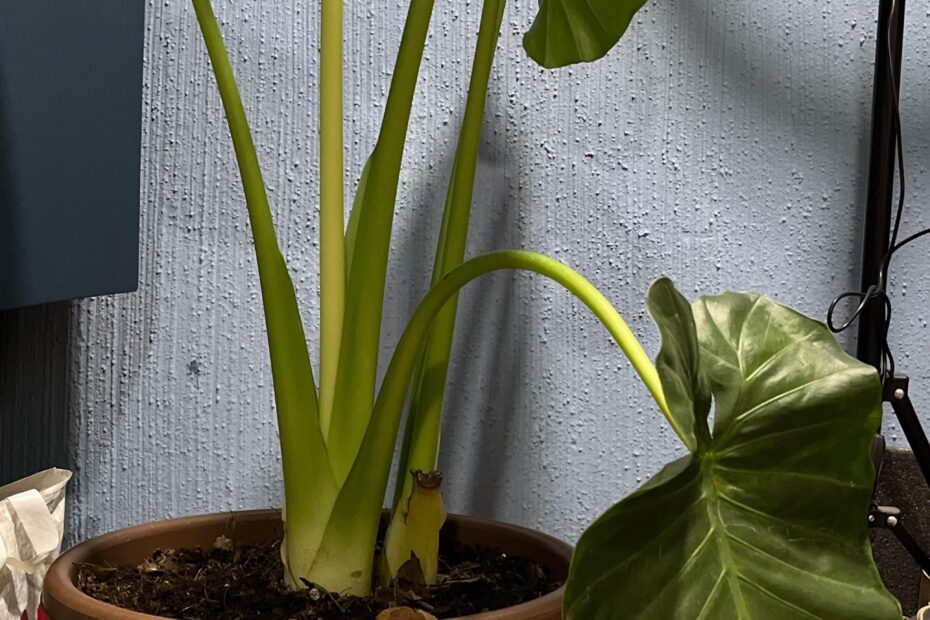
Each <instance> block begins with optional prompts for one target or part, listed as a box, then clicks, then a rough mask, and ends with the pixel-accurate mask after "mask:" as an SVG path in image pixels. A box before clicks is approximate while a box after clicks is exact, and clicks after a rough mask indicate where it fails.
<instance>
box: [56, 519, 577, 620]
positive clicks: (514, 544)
mask: <svg viewBox="0 0 930 620" xmlns="http://www.w3.org/2000/svg"><path fill="white" fill-rule="evenodd" d="M221 535H223V536H227V537H228V538H230V539H232V540H233V541H235V542H238V543H242V544H249V543H255V542H259V541H262V540H268V539H269V538H271V537H280V536H281V513H280V512H279V511H276V510H252V511H247V512H231V513H220V514H212V515H203V516H198V517H185V518H181V519H172V520H170V521H158V522H156V523H148V524H146V525H138V526H136V527H130V528H127V529H124V530H119V531H116V532H112V533H110V534H106V535H104V536H100V537H99V538H94V539H92V540H89V541H87V542H84V543H82V544H80V545H78V546H76V547H74V548H72V549H70V550H68V551H67V552H65V553H64V554H62V556H61V557H59V558H58V559H57V560H56V561H55V563H54V564H52V567H51V568H50V569H49V571H48V575H46V577H45V584H44V588H45V589H44V592H43V593H42V602H43V604H44V606H45V610H46V612H47V613H48V616H49V618H50V620H156V619H157V618H158V617H157V616H150V615H148V614H141V613H137V612H132V611H126V610H125V609H121V608H119V607H115V606H113V605H108V604H107V603H103V602H101V601H98V600H96V599H94V598H91V597H89V596H87V595H86V594H84V593H82V592H81V591H80V590H78V589H77V587H75V585H74V579H75V577H76V574H77V569H76V567H75V564H81V563H95V564H104V565H106V564H110V565H118V564H130V565H133V566H135V565H137V564H139V563H140V562H141V561H142V560H143V559H145V558H146V557H148V556H149V555H150V554H151V553H152V552H153V551H154V550H155V549H157V548H162V549H176V548H180V547H204V548H207V547H210V546H211V545H212V544H213V542H214V541H215V540H216V538H217V537H218V536H221ZM443 536H450V537H452V538H453V539H454V540H457V541H459V542H462V543H465V544H471V545H476V544H480V545H485V546H488V547H493V548H496V549H500V550H501V551H503V552H504V553H508V554H511V555H522V556H525V557H529V558H531V559H533V560H535V561H536V562H538V563H539V564H541V565H542V566H544V567H546V568H548V569H549V571H551V574H552V576H553V577H554V578H555V579H559V580H564V579H565V577H566V576H567V574H568V564H569V561H570V560H571V555H572V548H571V547H570V546H569V545H567V544H565V543H564V542H562V541H559V540H556V539H555V538H552V537H551V536H546V535H545V534H540V533H538V532H534V531H532V530H528V529H525V528H522V527H518V526H516V525H507V524H504V523H497V522H494V521H486V520H483V519H475V518H472V517H462V516H457V515H449V518H448V520H447V521H446V525H445V527H443ZM563 591H564V588H559V589H558V590H556V591H555V592H552V593H550V594H547V595H546V596H543V597H541V598H538V599H536V600H534V601H529V602H527V603H523V604H522V605H517V606H515V607H508V608H506V609H500V610H497V611H492V612H487V613H481V614H475V615H471V616H466V618H468V619H469V620H479V619H480V620H559V618H561V613H562V595H563Z"/></svg>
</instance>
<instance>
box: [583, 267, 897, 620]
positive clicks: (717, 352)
mask: <svg viewBox="0 0 930 620" xmlns="http://www.w3.org/2000/svg"><path fill="white" fill-rule="evenodd" d="M667 294H668V290H667V288H666V286H665V285H664V284H663V285H657V286H656V287H654V288H653V289H652V290H651V292H650V306H651V307H654V306H656V305H659V304H661V303H665V301H667V299H665V298H666V296H667ZM659 295H662V298H660V297H659ZM676 307H677V306H676ZM693 315H694V322H693V325H695V326H696V329H697V334H696V335H697V341H698V343H699V345H700V357H699V359H698V360H695V359H694V356H693V355H690V354H682V352H683V351H684V352H687V347H684V348H683V347H682V346H681V343H682V342H690V341H691V337H692V336H691V335H690V334H689V333H688V332H689V330H690V329H693V328H692V327H690V325H692V323H691V322H690V321H687V320H681V317H680V316H679V315H677V314H676V313H675V312H665V313H663V312H654V316H655V319H656V321H657V322H659V323H660V325H661V327H662V332H663V344H662V353H660V360H661V359H663V358H665V359H674V360H675V361H676V363H681V362H684V361H686V360H687V361H688V363H689V364H694V363H697V364H698V365H699V368H698V369H694V368H691V369H688V370H687V371H685V370H684V369H683V368H677V369H676V371H675V372H671V371H670V368H672V367H673V366H674V365H665V370H663V368H662V367H661V366H660V368H659V374H660V378H661V379H662V382H663V386H664V388H665V390H666V393H667V395H668V398H669V406H670V407H671V408H672V409H673V410H675V408H676V407H677V406H680V405H681V404H682V403H683V402H686V400H687V398H686V397H684V396H682V395H687V394H689V393H700V389H701V382H706V385H709V386H710V390H711V392H712V393H713V396H714V400H715V413H714V418H715V420H714V433H713V437H712V438H710V439H709V440H708V442H707V444H706V445H704V444H701V445H700V447H699V449H698V451H697V452H696V453H694V454H691V455H688V456H687V457H685V458H683V459H680V460H678V461H676V462H674V463H672V464H671V465H669V466H667V467H666V468H665V469H664V470H662V472H660V473H659V474H658V475H657V476H656V477H655V478H653V479H652V480H651V481H650V482H649V483H647V484H646V485H645V486H644V487H643V488H641V489H640V490H639V491H637V492H635V493H634V494H632V495H631V496H629V497H628V498H626V499H624V500H623V501H621V502H620V503H618V504H616V505H615V506H614V507H613V508H611V509H609V510H608V511H607V512H606V513H605V514H604V515H603V516H601V517H600V518H599V519H598V520H597V521H596V522H595V523H594V524H593V525H592V526H591V527H590V528H588V530H587V531H586V532H585V533H584V534H583V535H582V537H581V540H580V541H579V543H578V547H577V549H576V552H575V557H574V558H573V561H572V567H571V571H570V574H569V580H568V585H567V592H566V599H565V617H566V618H568V619H570V620H571V619H584V620H589V619H599V618H624V619H632V618H639V619H653V618H655V619H660V618H661V619H663V620H667V619H676V618H682V619H684V618H687V619H689V620H692V619H708V618H710V619H716V618H728V619H730V618H735V619H740V620H742V619H752V620H767V619H770V618H778V619H795V618H797V619H802V618H805V619H807V618H824V619H828V620H832V619H834V618H857V619H863V620H864V619H888V620H892V619H895V620H897V619H898V618H900V617H901V611H900V607H899V605H898V603H897V601H896V600H895V599H894V598H893V597H892V596H891V595H890V594H889V593H888V592H887V591H886V590H885V589H884V586H883V585H882V583H881V581H880V580H879V577H878V572H877V570H876V569H875V565H874V563H873V561H872V556H871V550H870V548H869V541H868V537H867V527H866V519H865V515H866V513H867V509H868V505H869V499H870V495H871V490H872V479H873V475H874V472H873V467H872V462H871V459H870V455H869V445H870V443H871V439H872V436H873V434H874V432H875V429H876V428H877V427H878V424H879V420H880V416H881V408H880V407H881V397H880V386H879V381H878V377H877V375H876V373H875V371H874V370H873V369H872V368H871V367H869V366H866V365H864V364H861V363H860V362H857V361H856V360H854V359H852V358H850V357H849V356H847V355H846V354H845V353H844V352H843V351H842V350H841V349H840V347H839V346H838V345H837V344H836V341H835V340H834V339H833V337H832V335H831V334H830V333H829V332H828V331H827V329H826V328H825V327H824V326H823V325H821V324H819V323H817V322H815V321H812V320H810V319H807V318H805V317H804V316H802V315H800V314H798V313H796V312H794V311H792V310H790V309H788V308H785V307H783V306H780V305H778V304H776V303H774V302H773V301H771V300H769V299H766V298H764V297H761V296H758V295H753V294H748V293H727V294H725V295H720V296H716V297H707V298H702V299H700V300H698V301H697V302H695V304H694V305H693ZM675 331H677V332H678V335H677V336H676V337H667V336H666V334H667V333H671V332H675ZM695 370H697V372H695ZM678 377H691V381H692V384H691V385H690V386H684V389H683V387H682V385H679V384H678V383H677V382H678V381H679V379H678ZM672 382H675V383H674V384H673V383H672ZM673 401H674V404H673ZM703 415H704V413H703V411H702V407H698V408H696V410H695V420H696V422H697V423H698V424H700V422H699V420H700V417H701V416H703Z"/></svg>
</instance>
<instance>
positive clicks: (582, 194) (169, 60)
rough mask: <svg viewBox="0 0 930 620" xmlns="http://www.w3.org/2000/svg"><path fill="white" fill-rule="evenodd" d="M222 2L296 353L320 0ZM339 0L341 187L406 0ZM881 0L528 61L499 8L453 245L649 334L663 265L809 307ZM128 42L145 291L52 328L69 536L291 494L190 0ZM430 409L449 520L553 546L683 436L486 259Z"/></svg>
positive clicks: (839, 211)
mask: <svg viewBox="0 0 930 620" xmlns="http://www.w3.org/2000/svg"><path fill="white" fill-rule="evenodd" d="M216 4H217V11H218V13H219V15H220V16H221V20H222V24H223V29H224V33H225V35H226V37H227V41H228V46H229V48H230V50H231V55H232V58H233V62H234V64H235V66H236V70H237V72H238V75H239V80H240V84H241V87H242V90H243V92H244V98H245V102H246V107H247V109H248V111H249V114H250V117H251V120H252V124H253V129H254V131H255V135H256V142H257V144H258V145H259V150H260V156H261V160H262V163H263V166H264V169H265V172H266V176H267V181H268V185H269V190H270V196H271V200H272V203H273V208H274V211H275V216H276V220H277V224H278V229H279V234H280V239H281V242H282V245H283V246H284V250H285V252H286V255H287V258H288V260H289V263H290V266H291V269H292V273H293V276H294V280H295V283H296V285H297V288H298V295H299V297H300V299H301V302H302V304H303V311H304V318H305V321H306V323H307V327H308V337H309V339H310V341H311V342H316V340H317V327H316V325H317V321H318V305H317V301H316V294H317V286H318V280H317V276H316V267H317V258H316V250H317V240H316V236H317V224H316V219H315V211H316V200H317V186H316V183H315V182H314V181H313V179H314V177H315V175H316V171H317V169H316V164H315V161H316V157H317V155H316V140H315V136H316V133H317V126H316V107H315V104H314V100H315V96H316V95H315V92H316V91H315V89H316V86H315V84H316V79H317V66H316V59H315V49H316V43H315V34H314V33H315V32H317V26H318V23H317V15H316V13H315V6H314V3H308V2H304V1H303V0H281V1H278V2H268V1H262V0H240V1H237V2H231V1H229V0H217V1H216ZM347 4H348V7H347V25H346V31H347V36H348V40H347V46H346V51H347V58H348V63H349V70H348V74H347V78H346V83H347V89H348V90H347V111H348V113H349V115H350V117H351V120H350V122H349V124H348V127H347V136H348V158H347V167H348V171H349V177H350V186H349V188H348V189H349V190H351V189H353V188H354V179H356V178H357V176H358V173H359V171H360V169H361V166H362V163H363V161H364V159H365V157H366V156H367V154H368V152H369V150H370V149H371V147H372V145H373V142H374V139H375V136H376V131H377V127H378V125H379V122H380V115H381V112H382V109H383V101H384V97H385V93H386V89H387V86H388V83H389V78H390V72H391V69H392V65H393V55H394V52H395V49H396V46H397V43H398V39H399V32H400V29H401V26H402V19H403V15H404V12H405V8H406V7H405V3H404V2H403V1H402V0H381V1H379V2H349V3H347ZM874 4H875V3H873V2H864V1H861V0H860V1H856V2H853V1H852V0H829V1H828V2H824V3H814V4H812V3H808V2H778V3H760V2H757V1H755V0H721V1H719V2H709V1H706V0H674V1H671V0H653V2H651V3H650V5H649V6H648V7H647V8H646V9H645V10H644V11H643V12H642V13H641V14H640V16H639V17H638V18H637V20H636V23H635V24H634V25H633V27H632V28H631V31H630V33H629V35H628V36H627V37H626V38H625V39H624V41H623V42H622V44H621V45H620V46H619V48H617V49H616V50H615V51H614V52H613V53H612V54H611V55H610V57H609V58H608V59H607V60H606V61H604V62H601V63H598V64H596V65H591V66H585V67H580V68H575V69H569V70H563V71H558V72H546V71H543V70H541V69H539V68H537V67H536V66H535V65H533V64H532V63H531V62H530V61H529V60H528V59H526V58H525V56H524V54H523V52H522V49H521V47H520V38H519V34H520V33H521V32H522V31H524V30H525V28H526V27H527V26H528V25H529V22H530V20H531V17H532V14H533V11H534V9H535V6H536V2H535V0H513V1H512V2H511V6H510V7H509V9H508V13H507V16H506V19H505V26H504V29H503V36H502V39H501V43H500V49H499V55H498V60H497V64H496V67H495V72H494V78H493V81H492V85H491V92H490V95H489V101H488V114H487V120H486V123H485V134H484V142H483V147H482V152H481V165H480V171H479V180H478V193H477V198H476V205H475V209H474V220H473V227H472V234H471V244H470V251H471V253H472V254H474V253H477V252H479V251H483V250H490V249H494V248H500V247H527V248H533V249H537V250H541V251H543V252H546V253H550V254H552V255H553V256H556V257H558V258H560V259H562V260H564V261H566V262H568V263H570V264H572V265H573V266H575V267H577V268H578V269H579V270H580V271H581V272H582V273H584V274H585V275H586V276H588V277H589V278H590V279H591V280H593V281H594V282H595V283H596V284H597V285H598V286H600V287H602V289H603V290H604V292H605V293H606V294H607V295H608V297H609V298H610V299H612V300H614V301H615V302H616V304H617V305H618V307H619V308H620V309H621V311H622V312H623V313H624V314H625V316H626V317H627V319H628V320H629V321H630V322H631V324H632V327H633V328H634V331H636V332H637V333H638V334H640V335H641V336H642V338H643V339H644V342H645V343H646V346H647V348H648V350H650V351H654V350H655V348H656V345H657V337H656V333H655V330H654V329H653V327H652V325H651V323H650V322H649V320H648V319H647V317H646V316H645V314H644V312H643V305H642V298H643V295H644V293H645V291H646V288H647V286H648V285H649V283H650V282H651V281H652V280H653V279H654V278H656V277H657V276H659V275H662V274H666V275H669V276H671V277H673V278H674V279H675V280H676V282H677V283H678V284H679V286H680V287H681V288H682V290H683V291H685V292H686V294H688V295H690V296H696V295H697V294H699V293H701V292H708V293H709V292H718V291H720V290H722V289H727V288H740V289H756V290H759V291H762V292H764V293H767V294H770V295H774V296H776V297H777V298H778V299H779V300H781V301H783V302H786V303H789V304H792V305H795V306H797V307H798V308H799V309H801V310H803V311H806V312H808V313H812V314H815V315H819V316H822V314H823V312H824V311H825V309H826V307H827V305H828V303H829V301H830V299H831V298H832V297H833V296H834V295H835V294H837V293H838V292H840V291H842V290H846V289H847V288H849V287H851V286H855V284H856V282H857V280H858V266H857V263H858V255H859V246H860V237H861V232H860V231H861V217H860V212H861V210H862V206H863V205H862V194H863V191H864V177H865V170H866V165H865V161H866V157H865V155H866V150H867V146H868V116H869V104H870V101H871V76H872V59H873V55H874V27H875V26H874V23H875V6H874ZM479 12H480V2H473V1H472V2H461V1H452V0H442V1H440V2H437V7H436V15H435V18H434V21H433V25H432V31H431V36H430V39H429V44H428V48H427V51H426V57H425V60H424V68H423V71H422V75H421V79H420V88H419V91H418V94H417V102H416V109H415V110H414V113H413V118H412V129H411V135H410V140H409V147H408V151H407V155H406V159H405V167H404V173H403V178H402V183H401V188H400V195H399V199H398V215H397V220H396V225H395V235H394V253H393V255H392V259H391V268H392V272H391V273H392V275H391V280H390V282H389V287H388V291H389V293H388V299H387V304H386V308H385V330H384V337H383V354H384V356H385V358H384V359H386V358H387V356H388V355H389V353H390V351H391V349H392V347H393V344H394V342H395V341H396V339H397V338H398V336H399V334H400V331H401V329H402V327H403V325H404V322H405V319H406V317H407V316H408V315H409V314H410V313H411V312H412V309H413V308H414V305H415V303H416V301H417V300H418V299H419V298H420V297H421V296H422V294H423V293H424V291H425V284H426V282H427V280H428V265H429V263H430V261H431V257H432V252H433V249H432V247H433V243H434V240H435V236H436V232H437V229H438V223H439V211H440V209H441V203H442V197H443V195H444V188H445V183H446V180H447V177H448V173H449V168H450V165H451V157H452V148H453V145H454V140H455V129H456V127H457V125H458V122H459V118H460V115H461V111H462V108H463V104H464V101H463V100H464V91H465V87H466V84H467V81H466V80H467V70H468V67H469V65H470V58H471V50H472V46H473V41H474V33H475V32H476V29H477V19H478V14H479ZM928 23H930V18H928V14H927V13H926V12H925V9H924V8H923V7H920V6H914V7H912V17H911V19H910V22H909V30H908V34H907V45H908V52H907V61H906V62H907V64H906V69H905V77H906V79H907V80H908V82H907V85H906V87H905V88H904V117H905V131H906V134H907V135H906V146H907V151H908V155H909V158H910V161H911V162H912V164H911V167H910V172H911V188H913V189H912V192H913V193H912V196H913V197H914V200H913V203H912V204H913V205H914V207H913V210H912V211H911V217H912V218H913V219H912V220H911V222H912V223H913V225H915V226H916V224H917V223H918V222H920V221H921V220H923V223H924V224H926V223H927V219H928V217H930V216H928V215H926V214H921V213H919V211H920V206H921V200H920V199H921V197H922V195H925V194H926V191H927V182H928V175H927V167H928V166H930V137H928V136H930V131H928V129H930V128H928V126H927V122H928V120H930V117H928V116H927V113H926V112H927V109H928V106H927V102H928V100H930V72H928V70H927V68H926V64H925V63H924V62H923V60H922V59H925V58H926V57H927V55H928V54H927V53H928V51H930V49H928V48H930V36H928ZM146 32H147V40H146V70H145V103H144V122H143V128H142V130H143V151H144V152H143V164H142V177H143V189H142V196H141V200H142V227H141V230H142V235H143V236H142V248H143V249H142V257H141V261H142V262H141V286H140V290H139V292H138V293H135V294H131V295H125V296H119V297H115V298H100V299H94V300H88V301H84V302H81V303H80V304H79V305H78V306H77V307H76V308H75V310H74V315H73V317H72V324H73V328H72V329H73V330H74V336H73V342H72V345H73V349H72V351H73V356H74V358H73V363H72V367H71V370H70V374H71V376H70V380H71V382H72V385H71V408H72V411H71V422H70V423H71V425H72V427H71V435H72V440H71V441H72V443H71V452H72V456H71V458H72V460H73V462H74V464H75V466H76V467H77V475H76V477H75V480H74V486H73V489H72V498H73V500H72V504H71V506H72V513H71V523H70V525H71V529H72V531H71V536H72V538H73V539H80V538H84V537H87V536H91V535H94V534H98V533H100V532H103V531H105V530H109V529H113V528H116V527H120V526H125V525H129V524H132V523H135V522H140V521H144V520H148V519H153V518H162V517H168V516H174V515H181V514H189V513H197V512H204V511H211V510H221V509H231V508H247V507H261V506H267V505H270V504H278V503H279V502H280V498H281V491H280V482H279V454H278V448H277V436H276V429H275V423H274V415H273V412H272V391H271V377H270V372H269V366H268V359H267V357H268V356H267V350H266V344H265V339H264V331H263V327H264V326H263V321H262V314H261V306H260V303H259V291H258V287H257V277H256V273H255V262H254V257H253V254H252V249H251V247H250V241H249V233H248V229H247V222H246V214H245V209H244V206H243V200H242V195H241V190H240V186H239V181H238V178H237V173H236V170H235V167H234V160H233V153H232V148H231V144H230V141H229V138H228V137H227V132H226V128H225V124H224V121H223V117H222V113H221V109H220V103H219V100H218V96H217V93H216V87H215V84H214V82H213V79H212V75H211V73H210V70H209V67H208V64H207V58H206V54H205V51H204V48H203V45H202V43H201V40H200V36H199V33H198V31H197V30H196V23H195V20H194V17H193V11H192V9H191V7H190V5H189V3H188V2H185V1H184V0H159V1H157V2H155V1H154V0H153V1H151V2H150V3H149V6H148V16H147V31H146ZM908 225H909V226H911V225H912V224H911V223H909V224H908ZM923 256H926V251H925V250H916V251H914V252H912V253H911V254H909V255H908V258H906V259H902V260H901V262H900V263H899V265H900V266H901V267H902V269H901V272H900V274H901V276H900V277H899V278H898V279H897V281H896V286H895V288H896V291H901V292H902V293H901V295H898V296H896V301H899V302H901V303H899V304H898V307H899V311H898V314H897V317H896V318H897V319H899V320H900V323H899V324H898V325H899V329H896V332H895V333H896V335H900V336H902V337H903V336H904V328H905V327H907V328H908V329H914V330H915V333H914V335H913V339H912V340H909V342H908V343H907V346H905V347H903V350H906V351H907V352H908V353H910V354H912V356H911V357H908V356H906V355H901V356H900V365H901V366H904V365H908V367H909V370H911V372H912V373H913V375H914V376H915V379H916V380H917V385H915V390H916V391H917V392H918V393H919V395H921V396H925V397H926V396H930V387H927V386H930V363H928V360H927V359H926V355H925V352H926V351H927V350H928V345H930V342H927V338H928V336H927V329H926V321H927V318H928V315H927V311H926V308H927V301H928V298H927V296H928V294H930V287H928V286H926V285H925V284H922V283H921V282H920V280H921V278H923V277H924V276H925V274H926V260H925V259H924V260H922V257H923ZM905 283H906V284H912V286H913V289H910V288H908V294H907V295H906V296H903V291H904V289H905ZM909 337H910V336H909ZM921 384H922V385H921ZM924 400H925V401H926V402H927V403H928V408H927V409H928V410H930V399H927V398H925V399H924ZM447 404H448V407H447V408H448V413H447V419H446V425H445V431H446V433H445V436H444V445H443V450H444V452H443V459H442V462H443V469H444V470H445V471H446V474H447V482H446V493H447V503H448V505H449V508H450V510H453V511H459V512H470V513H475V514H480V515H486V516H492V517H497V518H501V519H504V520H508V521H513V522H517V523H522V524H526V525H530V526H534V527H538V528H541V529H543V530H546V531H549V532H552V533H554V534H556V535H559V536H562V537H565V538H566V539H570V540H574V539H575V538H576V537H577V535H578V534H579V533H580V531H581V530H582V528H583V527H584V526H585V525H586V524H587V523H589V522H590V521H591V520H592V519H593V518H594V517H595V516H596V515H597V514H598V513H599V512H600V511H602V510H603V509H605V508H606V507H607V506H608V505H609V504H611V503H612V502H613V501H615V500H617V499H619V498H620V497H621V496H623V495H624V494H626V493H628V492H629V491H631V490H632V489H634V488H635V487H636V486H637V485H638V483H640V482H642V481H644V480H645V479H647V478H648V477H649V476H651V475H652V474H653V473H655V472H656V471H657V470H658V469H659V467H660V466H661V465H662V464H663V463H664V462H665V461H666V460H668V459H670V458H672V457H673V456H674V455H675V454H676V453H678V452H680V448H679V447H678V446H677V444H676V440H675V438H674V436H673V434H672V433H671V432H670V431H669V430H668V429H667V428H665V427H664V426H663V424H662V420H661V417H660V415H659V414H658V413H657V411H656V409H655V407H654V406H653V405H652V404H651V402H650V401H649V398H648V396H647V394H646V392H645V390H644V388H643V387H642V386H641V385H640V384H639V383H638V382H637V381H636V379H635V378H634V375H633V372H632V370H631V369H630V368H629V366H628V364H627V363H626V361H625V360H624V358H623V357H622V355H621V354H620V352H619V351H618V350H617V349H616V347H615V346H613V345H612V344H611V342H610V341H609V339H608V337H607V335H606V333H605V332H604V331H603V330H602V329H601V328H600V327H599V325H598V324H596V322H595V321H594V320H593V319H592V318H591V317H590V316H588V314H587V312H586V311H585V309H584V308H583V307H581V306H580V305H579V304H577V303H575V302H574V301H573V300H571V299H569V298H568V297H567V296H566V295H565V294H563V293H562V292H561V291H559V290H556V289H555V288H554V287H553V286H550V285H549V284H548V283H546V282H544V281H542V280H540V279H538V278H533V277H528V276H522V275H518V276H506V275H505V276H500V275H499V276H495V277H493V278H491V279H489V280H486V281H484V282H481V283H479V284H476V285H473V286H472V288H470V289H468V290H467V292H466V293H465V295H464V297H463V299H462V304H461V313H460V318H459V337H458V344H457V346H456V350H455V353H454V363H453V367H452V372H451V386H450V389H449V393H448V398H447ZM890 433H891V434H895V433H896V431H895V430H894V429H892V430H891V431H890Z"/></svg>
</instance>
